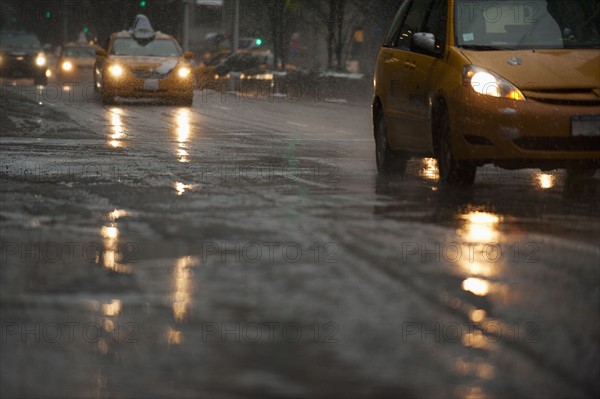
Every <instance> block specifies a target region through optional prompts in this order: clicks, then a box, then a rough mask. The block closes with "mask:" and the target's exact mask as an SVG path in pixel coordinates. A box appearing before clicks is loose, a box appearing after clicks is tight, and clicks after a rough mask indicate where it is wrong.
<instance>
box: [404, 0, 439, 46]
mask: <svg viewBox="0 0 600 399" xmlns="http://www.w3.org/2000/svg"><path fill="white" fill-rule="evenodd" d="M432 1H433V0H420V1H414V2H413V3H412V4H411V6H410V9H409V10H408V14H407V15H406V19H405V21H404V23H403V24H402V27H401V28H400V35H399V36H398V43H397V45H396V47H398V48H401V49H405V50H408V49H410V43H411V41H412V36H413V34H414V33H415V32H420V31H421V27H422V26H423V23H424V20H425V18H427V14H428V10H430V9H431V3H432Z"/></svg>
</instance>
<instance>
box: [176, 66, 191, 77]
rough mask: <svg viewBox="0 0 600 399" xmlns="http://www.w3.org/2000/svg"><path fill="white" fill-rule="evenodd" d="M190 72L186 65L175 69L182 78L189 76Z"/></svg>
mask: <svg viewBox="0 0 600 399" xmlns="http://www.w3.org/2000/svg"><path fill="white" fill-rule="evenodd" d="M191 73H192V71H191V70H190V68H188V67H181V68H179V70H178V71H177V75H178V76H179V77H180V78H182V79H185V78H187V77H188V76H190V74H191Z"/></svg>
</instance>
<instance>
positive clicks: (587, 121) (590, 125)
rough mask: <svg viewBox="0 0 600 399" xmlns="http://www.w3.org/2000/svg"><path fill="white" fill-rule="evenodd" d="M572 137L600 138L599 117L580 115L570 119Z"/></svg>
mask: <svg viewBox="0 0 600 399" xmlns="http://www.w3.org/2000/svg"><path fill="white" fill-rule="evenodd" d="M571 132H572V133H573V136H600V115H582V116H574V117H572V118H571Z"/></svg>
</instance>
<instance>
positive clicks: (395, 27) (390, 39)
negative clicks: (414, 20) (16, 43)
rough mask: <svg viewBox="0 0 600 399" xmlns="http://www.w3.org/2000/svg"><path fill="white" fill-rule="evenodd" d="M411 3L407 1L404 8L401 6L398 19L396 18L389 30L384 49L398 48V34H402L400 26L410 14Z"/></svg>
mask: <svg viewBox="0 0 600 399" xmlns="http://www.w3.org/2000/svg"><path fill="white" fill-rule="evenodd" d="M410 3H411V1H405V2H404V3H402V6H400V9H399V10H398V13H397V14H396V17H395V18H394V22H392V25H391V26H390V29H389V30H388V33H387V36H386V37H385V40H384V41H383V47H395V46H396V40H397V39H398V34H399V33H400V26H401V25H402V23H403V22H404V18H406V13H407V12H408V9H409V7H410Z"/></svg>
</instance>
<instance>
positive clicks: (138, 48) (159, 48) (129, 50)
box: [111, 38, 181, 57]
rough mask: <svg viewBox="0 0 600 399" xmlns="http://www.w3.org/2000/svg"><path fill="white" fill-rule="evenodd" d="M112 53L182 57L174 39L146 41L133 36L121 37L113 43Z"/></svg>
mask: <svg viewBox="0 0 600 399" xmlns="http://www.w3.org/2000/svg"><path fill="white" fill-rule="evenodd" d="M111 54H113V55H130V56H142V57H181V50H180V49H179V46H177V43H175V41H174V40H169V39H158V40H152V41H149V42H146V41H137V40H134V39H131V38H119V39H116V40H115V42H114V43H113V46H112V51H111Z"/></svg>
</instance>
